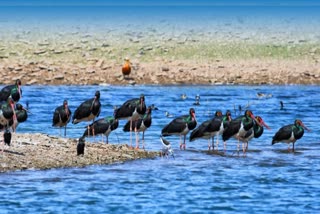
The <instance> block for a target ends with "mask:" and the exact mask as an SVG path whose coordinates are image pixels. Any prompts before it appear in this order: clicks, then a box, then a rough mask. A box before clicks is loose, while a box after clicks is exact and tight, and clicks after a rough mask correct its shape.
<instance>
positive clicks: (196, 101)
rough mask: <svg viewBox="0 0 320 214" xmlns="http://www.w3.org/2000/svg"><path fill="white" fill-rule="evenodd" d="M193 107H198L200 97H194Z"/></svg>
mask: <svg viewBox="0 0 320 214" xmlns="http://www.w3.org/2000/svg"><path fill="white" fill-rule="evenodd" d="M193 105H196V106H198V105H200V95H199V94H197V95H196V97H195V102H194V103H193Z"/></svg>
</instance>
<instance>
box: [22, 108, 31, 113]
mask: <svg viewBox="0 0 320 214" xmlns="http://www.w3.org/2000/svg"><path fill="white" fill-rule="evenodd" d="M22 110H24V111H26V112H28V113H29V114H32V113H31V111H29V110H28V109H25V108H23V107H22Z"/></svg>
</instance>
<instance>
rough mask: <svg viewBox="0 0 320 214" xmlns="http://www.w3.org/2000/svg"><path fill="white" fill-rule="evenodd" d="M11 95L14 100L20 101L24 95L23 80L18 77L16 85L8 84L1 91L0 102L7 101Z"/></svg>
mask: <svg viewBox="0 0 320 214" xmlns="http://www.w3.org/2000/svg"><path fill="white" fill-rule="evenodd" d="M9 96H11V97H12V99H13V101H14V102H18V101H19V100H20V98H21V97H22V89H21V80H20V79H17V80H16V81H15V84H14V85H8V86H5V87H4V88H2V89H1V91H0V102H1V101H7V99H8V97H9Z"/></svg>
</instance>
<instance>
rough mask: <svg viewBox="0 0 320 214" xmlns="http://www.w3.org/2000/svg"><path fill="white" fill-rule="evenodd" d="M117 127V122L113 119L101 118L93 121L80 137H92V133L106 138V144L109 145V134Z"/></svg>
mask: <svg viewBox="0 0 320 214" xmlns="http://www.w3.org/2000/svg"><path fill="white" fill-rule="evenodd" d="M118 126H119V120H118V119H114V117H105V118H101V119H99V120H96V121H94V122H93V123H92V124H90V125H89V128H87V129H86V130H85V131H84V133H83V135H82V137H86V136H90V135H91V136H92V135H93V133H94V134H95V135H99V134H102V135H105V136H106V137H107V141H106V143H109V139H108V137H109V134H110V133H111V132H112V131H113V130H116V129H117V128H118Z"/></svg>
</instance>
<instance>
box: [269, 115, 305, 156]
mask: <svg viewBox="0 0 320 214" xmlns="http://www.w3.org/2000/svg"><path fill="white" fill-rule="evenodd" d="M304 129H306V130H307V131H309V132H310V131H311V130H310V129H308V128H307V127H306V126H305V125H304V124H303V123H302V121H301V120H300V119H296V120H295V121H294V123H293V124H290V125H286V126H283V127H282V128H280V129H279V130H278V131H277V132H276V133H275V135H274V136H273V138H272V145H274V144H276V143H278V142H284V143H287V144H288V150H289V151H290V143H292V152H294V144H295V142H296V141H297V140H299V139H300V138H302V136H303V134H304Z"/></svg>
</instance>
